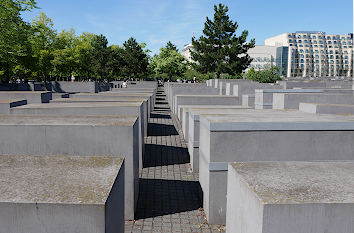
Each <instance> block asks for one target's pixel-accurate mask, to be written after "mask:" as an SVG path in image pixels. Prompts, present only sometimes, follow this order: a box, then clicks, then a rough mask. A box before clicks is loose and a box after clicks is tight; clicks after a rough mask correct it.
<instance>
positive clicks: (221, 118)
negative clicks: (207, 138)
mask: <svg viewBox="0 0 354 233" xmlns="http://www.w3.org/2000/svg"><path fill="white" fill-rule="evenodd" d="M200 122H201V124H203V125H205V126H207V127H208V128H209V129H210V130H212V131H237V130H239V131H241V130H246V131H247V130H251V131H256V130H354V117H352V116H338V115H326V114H322V115H318V114H310V113H304V112H300V111H292V110H255V109H244V110H242V111H238V112H237V113H233V114H218V115H217V114H215V115H211V114H210V115H209V114H206V115H201V117H200Z"/></svg>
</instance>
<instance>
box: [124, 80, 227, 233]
mask: <svg viewBox="0 0 354 233" xmlns="http://www.w3.org/2000/svg"><path fill="white" fill-rule="evenodd" d="M139 189H140V190H139V199H138V206H137V210H136V213H135V219H136V220H135V221H126V223H125V232H134V233H137V232H209V233H210V232H220V231H223V230H222V228H220V226H211V225H208V222H207V220H206V218H205V214H204V212H203V209H202V203H203V199H202V191H201V188H200V184H199V182H198V173H194V172H191V170H190V168H189V154H188V150H187V145H186V143H185V141H184V138H183V134H182V131H181V127H180V125H179V122H178V121H177V120H176V119H175V117H174V116H173V114H172V113H171V111H170V108H169V106H168V103H167V100H166V96H165V93H164V91H163V87H159V88H158V91H157V96H156V106H155V111H154V112H153V113H152V114H151V118H150V121H149V125H148V137H147V138H145V161H144V168H143V169H142V170H141V171H140V181H139Z"/></svg>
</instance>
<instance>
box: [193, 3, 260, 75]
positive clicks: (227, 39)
mask: <svg viewBox="0 0 354 233" xmlns="http://www.w3.org/2000/svg"><path fill="white" fill-rule="evenodd" d="M214 11H215V12H214V19H213V21H212V20H210V19H209V18H208V17H207V18H206V22H205V24H204V30H203V34H204V35H203V36H201V37H200V38H199V39H198V40H196V39H195V38H194V37H193V38H192V45H193V48H194V49H193V50H190V52H191V56H192V59H193V60H194V61H196V63H195V67H196V69H197V70H198V71H200V72H202V73H208V72H213V73H215V74H216V77H217V78H219V77H220V75H221V74H222V73H227V74H229V75H237V74H241V73H242V72H243V71H244V70H245V69H246V68H247V67H248V66H249V64H250V63H251V61H252V59H251V58H250V57H249V55H248V54H247V51H248V49H250V48H253V47H254V45H255V40H254V39H251V41H250V42H247V41H246V39H247V36H248V31H246V30H244V31H242V33H241V35H240V36H236V30H237V28H238V24H237V22H233V21H232V20H230V18H229V16H228V15H227V12H228V7H227V6H225V5H223V4H219V5H218V6H216V5H215V6H214Z"/></svg>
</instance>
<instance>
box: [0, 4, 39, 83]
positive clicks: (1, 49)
mask: <svg viewBox="0 0 354 233" xmlns="http://www.w3.org/2000/svg"><path fill="white" fill-rule="evenodd" d="M35 7H36V2H35V1H34V0H27V1H20V0H1V1H0V76H1V77H2V78H3V81H5V82H8V81H9V80H10V78H11V76H12V74H13V73H18V74H20V73H26V72H28V70H29V69H30V67H29V66H27V64H28V62H26V61H27V60H28V56H29V54H30V53H31V48H30V46H29V43H28V36H29V35H30V34H31V32H30V27H29V25H28V24H27V23H26V22H24V21H23V20H22V18H21V15H20V14H21V12H23V11H27V10H31V9H33V8H35Z"/></svg>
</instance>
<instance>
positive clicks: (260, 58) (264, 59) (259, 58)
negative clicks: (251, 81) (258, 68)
mask: <svg viewBox="0 0 354 233" xmlns="http://www.w3.org/2000/svg"><path fill="white" fill-rule="evenodd" d="M270 60H271V59H269V58H268V57H256V58H253V61H256V62H270Z"/></svg>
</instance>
